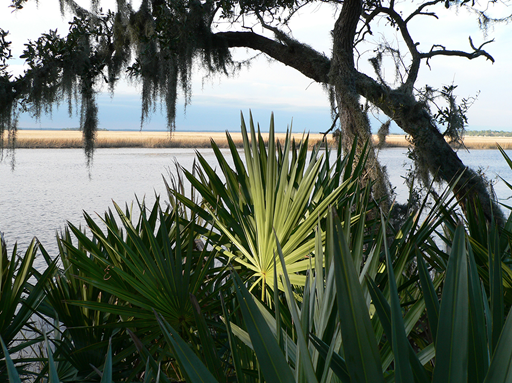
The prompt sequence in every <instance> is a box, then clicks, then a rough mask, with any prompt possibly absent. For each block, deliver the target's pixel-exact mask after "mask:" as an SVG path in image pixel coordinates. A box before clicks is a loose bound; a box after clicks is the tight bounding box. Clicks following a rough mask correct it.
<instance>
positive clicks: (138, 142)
mask: <svg viewBox="0 0 512 383" xmlns="http://www.w3.org/2000/svg"><path fill="white" fill-rule="evenodd" d="M230 134H231V137H232V138H233V141H234V142H235V144H236V145H237V146H238V147H242V134H241V133H230ZM262 136H263V138H264V139H266V140H267V139H268V133H262ZM285 136H286V135H285V134H284V133H276V137H277V138H278V139H279V140H281V142H283V141H284V138H285ZM293 137H294V138H295V139H296V140H297V141H299V140H300V139H301V138H302V133H300V134H299V133H297V134H293ZM322 137H323V135H321V134H310V136H309V143H310V145H311V146H313V145H315V144H316V143H318V142H319V141H321V140H322ZM5 139H7V135H4V140H5ZM211 139H213V140H214V141H215V142H216V143H217V145H218V146H219V147H221V148H226V147H228V142H227V139H226V134H225V133H224V132H174V133H172V135H171V134H170V133H169V132H146V131H141V132H138V131H129V132H128V131H127V132H118V131H99V132H98V133H97V135H96V141H95V144H96V147H97V148H130V147H139V148H209V147H210V140H211ZM327 139H328V141H330V143H333V139H332V136H328V137H327ZM16 147H18V148H81V147H82V133H81V132H79V131H69V130H19V131H18V132H17V133H16Z"/></svg>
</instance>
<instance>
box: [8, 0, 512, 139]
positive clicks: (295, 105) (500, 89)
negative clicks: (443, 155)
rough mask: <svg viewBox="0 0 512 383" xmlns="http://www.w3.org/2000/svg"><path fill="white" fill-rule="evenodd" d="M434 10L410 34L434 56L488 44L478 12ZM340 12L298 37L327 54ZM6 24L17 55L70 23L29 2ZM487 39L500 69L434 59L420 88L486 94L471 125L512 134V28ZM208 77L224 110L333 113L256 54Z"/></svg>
mask: <svg viewBox="0 0 512 383" xmlns="http://www.w3.org/2000/svg"><path fill="white" fill-rule="evenodd" d="M82 2H83V3H84V6H86V5H88V4H89V1H82ZM102 4H105V3H103V2H102ZM398 6H403V7H410V3H405V2H404V3H400V4H399V5H398ZM431 10H434V9H431ZM409 11H410V10H409ZM435 11H436V12H438V14H439V16H440V19H439V20H435V19H433V18H432V17H419V18H417V21H411V23H410V30H411V34H412V35H413V37H414V38H417V39H418V40H417V41H418V42H420V47H421V49H422V50H423V51H428V50H429V49H430V46H431V45H432V44H435V43H440V44H443V45H445V46H446V48H447V49H461V50H470V47H469V43H468V36H472V38H473V41H474V42H475V45H479V44H480V43H481V42H483V41H484V37H483V36H482V33H481V31H480V30H479V29H478V25H477V22H476V19H475V16H474V15H472V14H469V13H468V12H464V11H459V12H455V11H454V10H453V9H449V10H444V8H443V6H441V7H436V9H435ZM335 12H336V9H335V8H334V7H332V6H330V5H325V4H323V5H318V4H311V5H309V6H307V7H304V8H303V9H302V10H301V11H300V12H299V17H298V18H297V19H296V20H294V21H292V22H291V27H292V31H293V35H294V37H295V38H297V39H298V40H300V41H304V42H306V43H307V44H310V45H311V46H313V47H314V48H315V49H317V50H319V51H321V52H324V53H326V54H327V55H328V56H329V55H330V50H331V44H332V41H331V37H330V30H331V29H332V26H333V23H334V17H333V14H334V13H335ZM500 12H503V11H500ZM0 25H1V26H2V28H4V29H6V30H10V31H11V35H10V39H12V40H13V54H14V55H15V56H19V54H21V51H22V49H23V43H24V42H26V40H27V39H36V38H37V37H38V36H39V34H40V33H41V32H44V31H47V30H48V29H50V28H51V29H55V28H58V30H59V31H62V33H63V32H64V31H65V30H67V20H64V19H62V17H61V16H60V10H59V2H58V1H57V0H53V1H52V0H40V1H39V7H36V5H35V2H29V3H28V4H27V6H26V7H25V9H23V10H21V11H19V12H15V13H11V12H10V10H8V11H6V10H5V8H4V9H3V10H2V11H1V12H0ZM389 31H390V27H389V26H386V25H385V22H380V25H379V27H375V28H374V36H375V37H376V39H377V40H376V41H377V42H378V38H379V36H380V33H381V32H386V34H387V36H389ZM257 32H261V31H260V30H258V31H257ZM266 33H268V32H266ZM489 37H490V38H492V37H495V38H496V41H495V42H494V43H492V44H489V45H488V46H487V48H488V50H489V52H490V53H491V54H492V55H493V56H494V58H495V59H496V63H495V64H494V65H491V63H490V62H488V61H486V60H485V59H484V58H478V59H476V60H472V61H469V60H467V59H464V58H457V57H449V58H446V57H441V58H440V57H437V58H434V59H433V60H431V66H432V69H431V70H430V69H429V68H428V67H427V66H426V65H423V67H422V71H421V73H420V78H419V80H418V83H417V85H418V87H421V86H422V84H424V83H429V84H430V85H432V86H434V87H441V86H443V85H448V84H451V83H452V82H453V81H454V82H455V83H456V84H458V85H459V88H458V94H459V95H460V97H467V96H473V95H475V94H476V93H477V92H478V91H481V93H480V96H479V99H478V102H477V103H476V104H475V105H474V106H473V108H472V109H471V110H470V113H469V116H470V124H471V125H474V126H478V127H479V128H482V127H486V128H489V129H506V128H509V129H512V126H511V123H510V121H511V115H510V112H507V110H509V109H510V107H509V105H508V102H509V101H508V100H510V99H511V98H512V97H511V92H512V91H511V90H510V88H511V87H510V85H511V81H512V53H511V52H512V51H511V50H510V47H511V46H512V30H511V29H510V27H509V26H496V27H495V28H494V30H493V31H490V35H489ZM393 38H395V37H393V34H392V35H391V37H388V39H389V40H391V41H393V40H392V39H393ZM396 38H398V36H396ZM374 44H375V42H374V43H368V44H366V45H365V46H361V47H359V52H361V53H362V56H361V59H360V60H359V65H360V68H363V69H364V70H365V71H367V73H369V74H372V72H371V71H370V69H369V64H368V62H367V60H368V58H370V57H371V53H372V50H373V48H374V47H375V45H374ZM402 45H403V44H402ZM402 48H405V47H404V46H402ZM254 53H255V52H253V51H249V50H245V49H239V50H237V52H236V57H239V58H240V59H242V58H245V57H250V56H253V55H254ZM14 64H15V65H13V67H12V70H13V72H17V73H20V72H21V68H22V66H21V60H16V61H15V62H14ZM386 72H387V74H388V76H392V68H386ZM203 77H204V72H201V71H198V72H197V73H196V74H195V76H194V77H193V99H192V103H193V105H197V106H199V105H222V104H223V103H226V102H227V103H230V104H231V106H233V105H237V104H239V105H240V107H242V106H243V107H246V106H247V107H262V108H268V110H272V106H275V105H279V106H280V107H282V108H286V109H289V110H293V109H295V110H297V112H299V111H303V110H307V109H308V108H311V109H313V110H320V109H322V110H328V107H329V104H328V99H327V95H326V94H325V92H324V91H323V89H322V87H321V86H320V85H319V84H316V83H312V82H311V80H310V79H308V78H306V77H304V76H303V75H302V74H300V73H298V72H297V71H295V70H293V69H291V68H289V67H285V66H284V65H282V64H280V63H269V61H268V60H267V59H266V58H264V57H258V58H257V59H256V60H255V61H254V62H253V64H252V66H251V67H250V68H249V69H243V70H242V71H241V72H240V73H239V74H238V75H236V76H234V77H232V78H225V77H217V78H213V79H207V80H206V81H204V82H203V80H204V78H203ZM105 90H106V88H105ZM139 90H140V87H134V86H132V85H130V84H127V83H124V82H121V83H119V86H118V87H117V90H116V91H117V93H119V94H121V95H130V94H131V95H133V94H138V92H139ZM471 125H470V127H471Z"/></svg>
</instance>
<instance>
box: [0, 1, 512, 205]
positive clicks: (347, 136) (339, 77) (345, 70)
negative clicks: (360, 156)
mask: <svg viewBox="0 0 512 383" xmlns="http://www.w3.org/2000/svg"><path fill="white" fill-rule="evenodd" d="M26 1H28V0H12V4H11V6H12V7H13V8H15V9H16V10H20V9H21V8H23V5H24V3H25V2H26ZM310 3H314V2H313V1H310V0H308V1H300V0H270V1H255V0H238V1H234V0H142V2H141V3H140V6H138V8H134V6H133V5H132V3H131V2H127V1H126V0H117V9H116V10H104V9H102V8H100V1H99V0H92V1H91V4H90V7H88V8H87V9H85V8H83V7H82V6H80V5H79V4H78V3H77V2H75V1H74V0H60V4H61V11H62V12H63V13H64V12H71V13H72V14H73V15H74V19H73V21H72V22H71V23H70V27H69V32H68V34H67V35H65V36H60V35H58V34H57V33H56V31H49V32H48V33H45V34H43V35H42V36H41V37H40V38H39V39H37V40H36V41H30V42H29V43H28V44H26V49H25V51H24V54H23V56H22V57H23V58H24V59H25V60H26V64H27V70H26V71H25V73H24V74H23V75H22V76H19V77H16V78H12V76H10V75H9V73H8V71H7V69H8V64H7V62H8V59H9V58H10V51H9V43H8V41H7V40H6V39H7V32H6V31H3V30H2V31H1V39H0V42H1V44H0V60H1V61H0V64H1V66H0V78H1V79H0V97H1V101H2V102H1V109H0V132H3V131H4V130H6V129H7V130H9V131H13V130H15V121H16V116H17V114H18V113H19V111H27V110H28V111H31V112H32V113H33V114H34V115H35V116H40V115H41V113H43V112H44V113H47V112H51V110H52V105H54V104H55V103H56V102H58V101H61V100H67V102H68V104H69V111H70V113H71V112H72V110H73V107H74V105H77V107H78V108H79V111H80V117H81V121H80V127H81V130H82V131H83V134H84V142H85V148H86V152H87V153H88V154H89V155H91V154H92V151H93V144H94V134H95V131H96V128H97V123H98V121H97V119H98V117H97V115H98V107H97V105H96V101H95V95H96V92H97V89H98V86H99V85H100V84H102V83H106V84H108V88H109V90H110V91H111V92H114V90H115V86H116V83H117V81H118V80H119V79H120V78H122V77H123V76H125V75H126V76H127V77H129V78H130V79H132V80H136V81H140V82H141V83H142V108H141V109H142V113H141V122H142V123H143V122H144V120H145V119H146V118H147V117H148V115H149V114H150V113H151V112H152V111H153V110H154V109H155V107H156V105H157V104H158V103H159V102H160V101H161V102H163V104H164V105H165V110H166V115H167V121H168V126H169V128H170V129H171V130H172V129H174V128H175V126H174V125H175V124H174V120H175V116H176V100H177V97H178V95H179V94H180V93H181V95H182V97H183V99H184V102H185V104H187V103H188V102H190V99H191V85H190V84H191V76H192V75H193V65H194V64H197V63H199V64H200V65H202V66H203V67H204V68H206V70H207V71H208V72H209V73H211V74H216V73H217V74H221V75H230V74H232V73H233V71H235V70H236V69H237V68H238V67H239V64H238V63H237V62H235V60H234V59H233V56H232V53H231V49H232V48H237V47H245V48H251V49H253V50H255V51H259V52H262V53H264V54H265V55H267V56H268V57H270V58H271V59H273V60H275V61H278V62H281V63H283V64H285V65H287V66H290V67H292V68H294V69H296V70H298V71H299V72H301V73H302V74H304V75H305V76H307V77H308V78H311V79H312V80H314V81H316V82H318V83H321V84H322V85H324V86H325V87H326V89H328V90H329V93H330V95H331V101H332V105H333V110H336V109H337V110H338V112H337V116H338V117H339V118H340V123H341V129H342V132H343V140H344V142H343V146H344V147H345V148H349V147H350V146H351V143H352V141H353V140H354V138H355V137H359V138H360V139H361V142H363V141H365V139H367V138H368V137H369V135H370V133H371V131H370V126H369V121H368V118H367V117H366V115H365V110H361V104H360V97H361V96H362V97H364V99H365V100H366V102H367V105H368V107H370V108H375V109H377V110H379V111H380V112H382V113H383V114H385V115H387V116H388V117H389V119H391V120H393V121H394V122H395V123H396V124H397V125H398V126H399V127H400V128H401V129H403V130H404V132H405V133H406V134H408V135H409V136H410V137H411V141H412V144H413V147H414V150H415V153H414V156H413V157H414V158H416V159H417V163H418V164H421V169H422V170H423V172H422V174H424V175H428V174H431V175H432V174H436V175H437V177H438V178H439V179H442V180H446V181H449V180H451V179H453V178H454V177H455V176H456V175H457V174H459V173H460V172H461V171H462V170H463V169H464V165H463V164H462V162H461V161H460V159H458V157H457V155H456V153H455V152H453V150H452V149H451V148H450V147H449V146H448V145H447V144H446V142H445V136H447V137H449V138H450V139H451V140H455V141H460V139H461V137H462V135H463V132H464V126H465V124H466V122H467V121H466V117H465V111H466V110H467V108H468V107H469V106H470V105H471V102H472V100H471V99H463V100H462V103H457V100H456V96H455V93H454V91H455V89H456V86H455V85H453V86H451V87H450V86H449V87H445V88H442V89H439V90H438V89H436V88H435V87H434V86H427V87H425V88H418V87H417V85H416V82H417V79H418V74H419V71H420V68H421V67H422V66H424V65H425V64H426V65H428V66H431V65H433V62H434V58H436V57H438V56H455V57H461V58H467V59H470V60H471V59H476V58H480V57H481V58H484V59H487V60H490V61H494V59H493V57H492V56H491V54H489V53H488V52H487V51H486V50H485V48H486V45H487V44H488V43H489V42H491V40H489V41H484V42H483V43H481V44H480V45H478V44H475V43H474V42H473V40H472V39H471V37H470V38H469V46H468V51H463V50H458V49H449V48H447V47H445V46H444V45H442V43H443V42H439V43H438V44H435V45H433V46H431V47H426V48H425V49H424V47H423V46H422V45H420V41H421V38H422V36H413V35H412V34H411V32H410V28H409V26H410V25H411V23H412V22H413V20H414V21H415V20H416V19H417V18H430V19H431V20H432V22H433V23H434V21H435V19H436V18H437V15H436V11H435V10H436V9H440V8H454V12H455V11H456V9H459V8H461V7H463V8H467V9H469V10H471V11H473V12H474V13H475V15H476V17H477V18H478V20H479V23H480V26H481V27H482V29H484V31H486V30H487V28H488V26H489V25H490V24H491V23H493V22H508V21H510V20H511V16H508V15H505V16H504V17H501V18H493V17H490V16H489V15H488V14H487V13H486V9H487V8H486V5H487V2H485V4H482V5H479V4H478V3H476V2H475V1H470V0H462V1H460V0H455V1H452V0H431V1H415V2H413V3H410V4H409V3H401V2H396V1H395V0H344V1H339V0H331V1H319V2H318V3H321V4H327V5H326V6H331V7H332V13H333V30H332V43H333V45H332V47H333V48H332V52H331V53H332V54H331V57H327V56H326V55H325V54H323V53H321V52H319V51H317V50H315V49H314V47H311V46H309V45H307V44H304V43H302V42H300V41H297V40H296V39H295V38H294V37H293V35H292V31H291V30H290V29H289V22H290V20H292V19H293V18H294V17H295V16H296V15H297V14H298V13H299V11H300V10H302V8H303V7H305V6H306V5H308V4H310ZM383 24H384V25H385V31H388V32H389V33H390V34H391V33H392V34H394V35H396V36H397V37H398V39H397V40H400V41H399V43H398V45H397V44H391V43H388V42H387V41H389V40H390V39H386V37H385V35H384V38H382V39H381V40H380V41H379V40H378V38H375V36H373V34H374V31H375V30H376V29H377V28H379V27H378V25H383ZM219 25H221V26H219ZM226 25H227V26H228V27H226ZM256 25H258V26H259V27H260V28H261V30H263V31H266V32H267V33H256V32H255V28H254V26H256ZM433 25H434V24H433ZM379 32H380V31H379ZM386 33H387V32H386ZM379 34H380V33H379ZM268 36H270V37H268ZM370 39H373V40H374V41H378V42H379V43H378V44H376V45H375V46H376V48H375V50H374V57H372V58H371V59H370V63H371V66H372V67H373V73H364V72H362V71H361V69H360V68H359V66H358V65H357V60H358V58H359V56H360V53H359V50H358V48H359V47H360V46H361V45H362V44H364V43H365V42H366V41H368V40H370ZM387 59H391V60H392V62H393V63H394V65H395V75H394V76H391V77H392V78H389V76H387V77H386V76H385V75H384V74H383V70H382V66H383V62H384V60H387ZM439 98H442V99H444V100H445V102H444V104H442V105H441V106H440V107H438V106H437V103H436V100H437V99H439ZM363 109H364V108H363ZM370 157H371V158H370V160H369V165H368V166H369V171H368V176H369V178H371V179H372V180H374V181H376V182H377V186H379V185H380V186H379V187H380V189H381V192H377V196H382V195H385V194H387V192H386V190H385V189H386V188H387V186H386V181H385V179H386V177H385V174H384V171H383V170H382V169H380V167H379V166H378V164H376V158H373V157H374V156H373V157H372V155H371V156H370ZM370 168H374V169H377V170H375V171H373V170H370ZM379 169H380V170H379ZM469 173H470V174H468V175H467V176H466V177H467V179H465V180H464V182H465V183H466V184H467V183H468V182H470V180H471V179H472V178H474V174H473V173H471V172H469ZM424 178H425V179H426V178H428V176H426V177H424ZM471 182H473V184H474V183H475V181H471ZM476 183H477V184H478V185H477V186H478V187H477V189H478V190H479V191H478V192H477V194H480V195H483V196H484V198H488V195H487V197H485V195H486V191H485V190H484V189H485V188H484V187H483V185H482V183H481V182H480V181H478V182H476ZM473 186H475V185H470V187H473ZM377 189H378V188H377ZM475 190H476V189H475ZM466 192H467V190H466V189H464V190H462V189H461V191H460V195H461V196H462V195H463V194H464V193H466Z"/></svg>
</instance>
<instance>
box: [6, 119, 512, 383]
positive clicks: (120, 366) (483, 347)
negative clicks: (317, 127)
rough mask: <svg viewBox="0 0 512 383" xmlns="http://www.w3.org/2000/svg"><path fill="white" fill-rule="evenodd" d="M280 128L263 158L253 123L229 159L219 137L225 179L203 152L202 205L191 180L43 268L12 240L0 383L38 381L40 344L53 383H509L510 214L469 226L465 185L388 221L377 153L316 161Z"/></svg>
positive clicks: (71, 237)
mask: <svg viewBox="0 0 512 383" xmlns="http://www.w3.org/2000/svg"><path fill="white" fill-rule="evenodd" d="M272 131H273V129H271V134H270V136H271V141H270V142H269V143H268V148H267V147H266V145H267V144H266V143H265V142H264V141H263V139H262V136H261V134H260V133H259V132H258V133H256V129H255V128H254V125H253V124H251V131H250V139H249V134H247V133H246V132H244V133H245V134H244V143H245V145H244V154H245V162H244V161H242V159H241V157H240V156H239V155H238V152H237V151H236V149H235V148H234V146H233V145H231V151H230V154H231V156H232V160H233V166H229V165H228V160H227V159H226V158H225V157H224V156H223V154H222V153H221V152H220V150H219V149H218V148H217V147H216V146H215V144H213V148H214V152H215V154H216V156H217V160H218V162H219V166H220V169H221V170H222V175H223V176H224V180H221V178H220V176H219V174H220V173H218V172H215V171H214V170H213V168H212V167H211V166H210V165H209V164H208V163H207V162H206V161H205V160H204V158H202V157H201V156H200V155H199V156H198V161H199V167H198V168H197V169H196V171H197V172H196V173H194V172H186V173H185V175H186V177H187V178H188V179H189V181H190V182H191V184H192V186H193V187H195V189H196V190H197V192H198V193H199V194H200V195H201V196H202V197H203V201H196V200H195V198H194V196H190V197H185V196H184V195H183V194H181V192H183V183H182V181H183V180H178V182H177V183H176V187H175V189H174V190H170V191H169V197H170V204H169V205H168V206H167V207H165V208H162V207H161V206H160V201H159V199H158V198H157V200H156V202H155V204H154V205H153V206H151V207H148V206H146V204H145V203H144V202H140V203H138V208H139V210H140V212H141V213H140V215H139V216H138V217H137V218H135V215H134V214H133V212H132V211H131V210H130V209H128V208H126V209H125V211H123V210H122V209H121V208H120V207H119V206H118V205H115V212H112V211H108V212H107V213H106V214H105V215H104V216H103V217H102V219H101V221H102V222H101V224H99V223H97V222H96V221H95V220H93V219H92V217H91V216H89V215H88V214H85V221H86V224H87V228H88V231H87V232H85V231H84V230H82V229H80V228H78V227H76V226H73V225H72V224H70V225H69V228H68V229H67V230H65V231H64V233H63V234H62V235H61V236H59V237H58V243H59V257H58V259H57V260H52V258H51V256H50V254H48V253H47V252H46V251H45V249H43V248H41V253H42V256H43V258H44V259H45V260H46V262H47V266H48V267H47V269H46V270H45V271H44V272H43V273H40V272H38V271H36V270H34V269H33V261H34V258H35V254H36V250H37V248H38V244H37V242H36V241H35V240H34V241H33V242H32V243H31V245H30V246H29V248H28V250H27V252H26V253H25V254H24V255H23V257H22V256H21V255H19V254H17V249H16V247H15V249H14V251H13V254H12V256H11V258H10V260H9V258H8V257H7V252H6V250H5V245H3V244H1V245H0V253H1V255H2V258H1V264H0V266H1V268H0V271H1V273H0V278H1V279H0V287H1V289H2V290H1V296H0V309H1V311H0V326H2V327H0V329H1V337H0V340H1V343H2V364H1V367H0V368H1V370H0V372H1V373H2V376H1V377H0V378H2V379H4V380H7V379H9V381H10V382H13V383H17V382H20V381H22V378H23V379H25V378H28V377H31V378H33V379H34V373H32V375H30V374H29V373H28V365H27V364H28V363H29V362H30V361H31V360H28V359H25V360H24V359H21V358H13V357H12V355H16V353H17V352H18V351H19V350H22V349H24V348H26V347H28V346H29V345H31V344H35V343H38V344H40V345H41V349H42V350H43V351H42V352H41V353H42V355H41V357H40V358H36V359H32V360H36V361H38V362H40V363H41V362H42V367H41V368H40V369H39V370H38V371H37V374H36V376H35V379H37V380H39V381H48V382H53V381H55V382H56V381H59V382H66V381H72V382H104V383H107V382H112V381H116V382H141V381H144V382H152V381H163V382H170V381H187V382H227V381H238V382H244V383H245V382H247V383H249V382H250V383H253V382H260V381H267V382H319V383H325V382H342V383H355V382H388V381H394V382H397V383H399V382H414V383H429V382H433V383H437V382H470V383H490V382H493V383H494V382H497V383H500V382H508V381H510V379H512V377H511V376H510V371H509V368H508V366H509V363H510V360H511V359H512V340H511V339H512V319H511V317H512V314H511V313H510V308H511V307H512V302H511V298H510V296H511V294H510V292H511V288H512V279H511V278H512V271H511V268H510V265H511V255H510V248H511V244H512V242H511V241H512V216H511V217H510V218H509V220H508V221H507V223H506V224H505V226H504V227H499V226H497V224H496V223H487V224H482V221H483V218H482V217H483V211H482V208H481V206H480V205H479V204H474V205H472V206H470V207H469V208H468V210H467V211H466V216H465V217H461V215H460V213H459V212H458V211H457V210H456V204H455V203H454V200H453V198H454V197H452V191H453V188H454V187H456V184H453V185H451V186H450V187H449V188H448V189H447V190H446V191H445V192H444V193H443V194H441V195H439V196H437V195H436V199H435V203H434V204H433V205H432V206H429V207H427V204H426V200H425V202H424V203H423V205H421V207H420V209H419V211H417V212H416V214H414V215H411V216H409V217H407V218H406V219H405V220H404V222H402V223H401V225H400V226H399V227H393V226H391V225H390V224H389V223H388V221H387V217H386V215H385V214H384V213H383V212H379V211H377V209H376V207H375V206H376V205H375V204H374V203H373V202H371V201H370V193H369V189H368V188H361V186H360V184H359V182H358V176H360V174H361V173H360V171H361V169H362V167H363V165H362V164H363V163H364V156H363V158H362V159H360V162H358V163H356V164H355V166H353V163H354V161H355V158H354V152H355V151H352V152H351V153H348V154H347V156H345V157H342V156H337V157H336V159H335V160H334V162H333V163H332V164H331V163H330V162H329V160H328V158H329V156H328V155H326V157H325V158H323V157H321V156H319V149H318V148H315V149H314V150H313V151H312V154H311V155H310V156H309V158H307V156H306V154H307V150H306V149H304V148H305V147H306V144H307V140H305V141H304V142H302V143H299V144H295V143H293V142H292V141H291V140H290V139H289V138H287V140H286V141H285V143H284V145H283V146H280V145H279V144H276V143H273V142H274V141H273V140H274V138H273V135H272ZM230 142H231V144H232V141H230ZM326 154H329V152H328V151H327V153H326ZM505 160H506V161H507V163H509V164H510V165H511V167H512V160H510V158H508V157H507V156H506V155H505ZM511 187H512V186H511ZM277 201H280V202H279V203H278V202H277ZM325 201H329V202H328V203H325ZM295 204H298V205H299V206H300V208H299V207H296V206H295ZM281 206H285V207H284V208H282V207H281ZM295 211H297V212H298V213H297V215H295V213H296V212H295ZM285 213H286V217H285V218H286V219H284V220H280V219H281V218H282V217H280V215H284V214H285ZM420 217H422V218H421V219H420ZM288 220H290V222H291V226H292V228H291V229H289V231H287V230H288V229H287V228H286V226H287V225H289V224H290V222H288ZM269 222H270V223H269ZM267 230H268V232H267ZM287 233H288V234H287ZM297 233H300V235H298V234H297ZM260 236H261V237H260ZM261 244H264V245H265V246H267V247H268V248H267V247H265V246H261ZM441 245H447V248H448V249H449V250H444V247H442V246H441ZM259 248H265V250H266V251H267V252H266V253H265V258H263V257H262V258H261V260H263V259H264V260H265V261H268V269H267V276H269V274H270V277H269V278H267V279H266V281H265V283H264V284H263V285H260V286H258V285H257V284H258V283H259V282H260V281H261V279H258V278H259V277H258V275H255V270H254V268H255V266H257V265H259V263H257V262H254V263H253V264H252V265H251V263H250V261H251V259H257V257H256V255H258V253H257V252H254V253H251V252H252V251H253V249H259ZM290 249H291V250H290ZM244 251H245V252H246V253H247V254H249V256H250V257H252V258H250V257H248V256H247V254H246V253H244ZM294 252H297V254H300V256H297V257H296V258H293V257H290V255H289V254H294ZM252 254H254V255H252ZM290 259H292V261H290ZM58 262H60V263H59V267H58V268H57V263H58ZM298 264H299V266H300V267H299V266H298ZM34 312H36V313H37V315H39V316H40V317H41V318H44V320H45V321H46V323H45V325H46V326H50V330H51V331H50V332H49V333H48V334H49V338H48V339H46V335H45V336H44V337H45V339H44V341H43V335H41V336H40V337H35V338H34V339H33V340H30V341H21V342H20V336H19V334H20V333H21V332H22V331H25V330H31V331H34V332H35V334H36V335H38V334H42V331H39V330H38V329H37V328H36V327H35V326H34V325H33V323H32V319H31V315H32V314H33V313H34ZM4 361H5V364H4V363H3V362H4Z"/></svg>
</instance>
